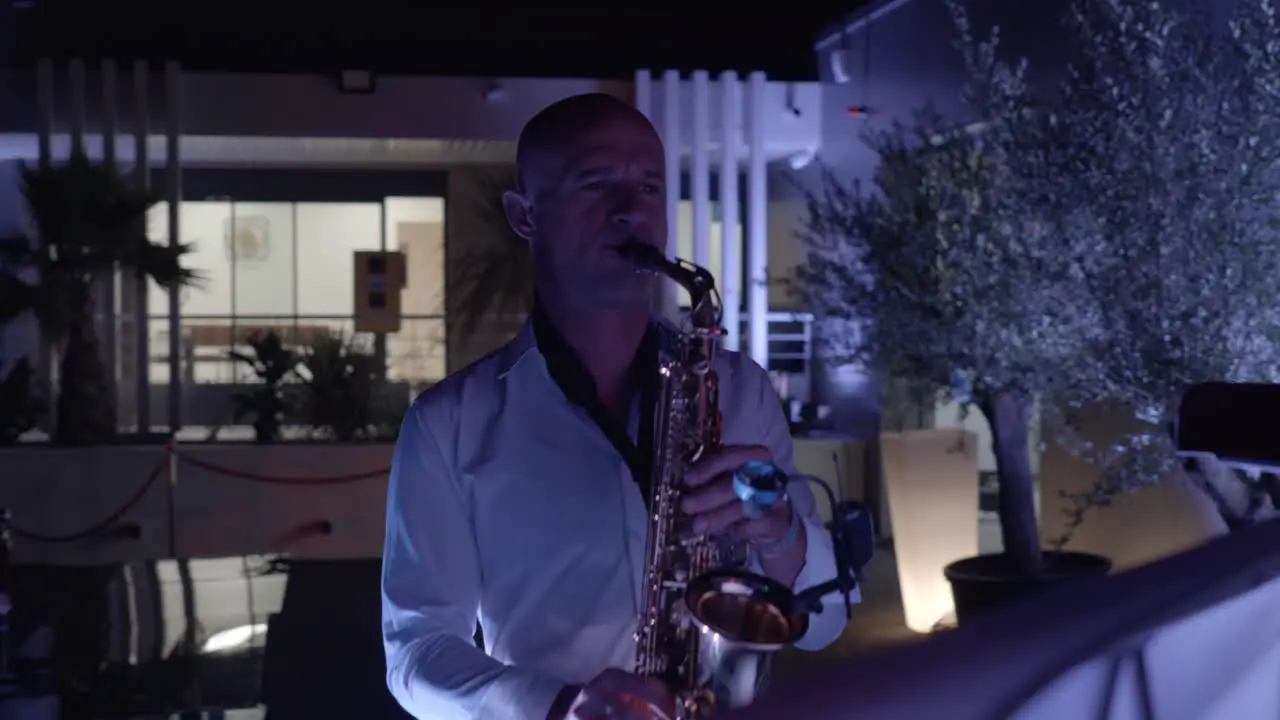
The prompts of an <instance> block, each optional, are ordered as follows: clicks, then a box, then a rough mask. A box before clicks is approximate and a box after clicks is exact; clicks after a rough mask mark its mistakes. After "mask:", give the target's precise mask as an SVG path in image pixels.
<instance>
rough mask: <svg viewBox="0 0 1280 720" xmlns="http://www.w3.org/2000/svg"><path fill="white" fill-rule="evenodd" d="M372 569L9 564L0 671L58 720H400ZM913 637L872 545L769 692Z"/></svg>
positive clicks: (275, 564) (258, 563)
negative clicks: (838, 626) (816, 634)
mask: <svg viewBox="0 0 1280 720" xmlns="http://www.w3.org/2000/svg"><path fill="white" fill-rule="evenodd" d="M984 515H986V513H984ZM981 530H982V532H981V536H982V539H981V545H982V550H983V551H984V552H992V551H998V550H999V542H1000V539H999V526H998V523H997V522H995V521H994V518H992V517H990V516H989V515H987V516H986V517H984V518H983V522H982V528H981ZM379 572H380V567H379V561H378V560H377V559H368V560H350V561H297V562H291V561H287V560H284V559H280V558H270V557H246V558H241V557H235V558H215V559H198V560H189V561H182V562H179V561H161V562H155V563H136V564H131V565H128V566H120V567H110V568H68V567H40V566H18V567H16V568H14V577H13V579H12V584H13V586H14V588H15V592H14V601H15V610H14V615H13V628H12V631H11V637H12V639H13V643H12V644H11V646H12V647H14V648H15V652H14V653H13V654H14V659H13V661H12V666H14V667H15V668H16V669H17V670H18V671H19V672H20V674H21V676H22V678H23V679H22V682H21V684H22V685H23V686H25V687H26V688H27V689H28V690H29V691H30V692H31V693H33V694H41V693H44V694H49V693H56V694H57V695H60V696H61V698H62V708H61V709H62V712H61V715H60V717H63V718H69V719H76V718H86V719H88V718H93V719H94V720H97V719H102V718H122V719H123V718H180V719H181V720H188V719H190V720H197V719H201V720H203V719H206V718H207V719H208V720H263V719H267V720H291V719H293V718H361V720H379V719H381V718H396V719H399V718H406V717H408V716H407V715H406V714H404V713H403V712H401V711H400V710H399V708H398V707H396V706H395V703H394V701H393V700H392V699H391V697H390V695H389V693H388V692H387V691H386V687H385V685H384V664H383V658H382V646H381V638H380V635H379V632H378V621H379V616H380V598H379ZM51 629H56V632H52V631H51ZM916 637H919V636H917V635H915V634H914V633H911V632H910V631H908V630H907V629H906V627H905V626H904V624H903V616H902V605H901V600H900V596H899V592H898V579H897V573H896V567H895V562H894V558H893V554H892V551H891V550H890V549H887V548H886V549H884V550H881V551H880V552H877V553H876V556H875V558H874V559H873V560H872V561H871V563H870V564H869V565H868V566H867V568H866V571H865V575H864V588H863V602H862V604H861V605H859V606H857V607H855V609H854V618H853V620H852V621H851V622H850V624H849V627H848V629H847V630H846V632H845V634H844V636H843V637H841V638H840V640H839V641H837V643H835V644H834V645H833V646H831V647H829V648H827V649H826V650H823V651H822V652H819V653H806V652H800V651H794V650H790V651H784V652H783V653H782V655H781V656H780V657H779V658H778V661H777V662H776V663H775V664H774V668H775V678H774V683H775V687H776V686H777V685H781V684H785V683H786V682H787V681H788V680H789V679H791V678H794V677H796V676H797V675H800V674H803V673H805V672H806V671H808V670H811V669H812V668H814V667H815V666H818V665H824V664H827V663H830V662H833V661H835V660H838V659H840V658H842V657H848V656H850V655H853V654H857V653H862V652H866V651H868V650H872V649H875V648H877V647H883V646H884V645H886V644H894V643H899V642H909V641H911V640H912V639H914V638H916ZM54 678H56V680H54ZM3 700H4V698H3V692H2V691H0V718H9V717H24V718H25V717H31V718H33V720H34V718H36V717H44V716H41V715H36V714H32V715H30V716H28V715H25V714H24V715H10V714H9V713H8V712H7V708H6V707H5V703H4V702H3ZM49 717H58V715H56V714H55V715H53V716H49Z"/></svg>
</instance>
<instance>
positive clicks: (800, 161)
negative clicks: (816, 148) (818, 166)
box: [787, 150, 815, 171]
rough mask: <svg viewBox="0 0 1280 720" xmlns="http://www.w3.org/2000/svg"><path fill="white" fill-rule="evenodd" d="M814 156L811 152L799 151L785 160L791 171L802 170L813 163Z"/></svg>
mask: <svg viewBox="0 0 1280 720" xmlns="http://www.w3.org/2000/svg"><path fill="white" fill-rule="evenodd" d="M814 155H815V154H814V152H813V151H812V150H801V151H800V152H798V153H793V154H792V155H791V157H789V158H787V164H789V165H790V166H791V169H792V170H797V171H798V170H803V169H805V168H806V167H809V164H810V163H812V162H813V158H814Z"/></svg>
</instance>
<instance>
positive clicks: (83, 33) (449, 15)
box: [0, 0, 862, 80]
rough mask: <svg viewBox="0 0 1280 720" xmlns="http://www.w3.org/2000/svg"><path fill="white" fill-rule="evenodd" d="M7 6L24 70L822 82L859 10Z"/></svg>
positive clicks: (90, 2)
mask: <svg viewBox="0 0 1280 720" xmlns="http://www.w3.org/2000/svg"><path fill="white" fill-rule="evenodd" d="M0 3H4V5H5V7H3V8H2V9H0V45H7V47H0V51H3V52H4V56H5V58H6V59H7V60H8V62H9V63H11V64H18V65H25V64H28V63H30V62H31V61H32V60H33V59H34V58H36V57H40V56H50V57H55V58H66V57H82V58H85V59H96V58H101V57H114V58H117V59H121V60H124V59H132V58H148V59H154V60H163V59H178V60H180V61H181V62H182V63H183V64H184V66H185V67H187V68H189V69H191V70H224V71H261V72H271V71H275V72H326V71H335V70H339V69H344V68H360V69H370V70H374V71H377V72H384V73H417V74H440V75H508V76H579V77H614V78H624V77H631V76H632V73H633V72H634V70H635V69H636V68H639V67H649V68H653V69H655V70H662V69H667V68H674V69H679V70H692V69H695V68H702V69H707V70H711V71H713V72H715V71H719V70H726V69H734V70H739V71H747V70H764V71H766V72H768V73H769V74H770V75H771V76H773V77H776V78H778V79H793V80H804V79H813V78H814V77H815V76H816V72H817V61H816V60H815V58H814V54H813V45H814V40H815V38H816V37H817V35H818V33H819V31H820V30H822V29H823V28H824V27H827V26H828V25H830V24H832V23H833V22H834V21H836V20H837V19H839V18H841V17H842V16H844V15H846V14H847V13H849V12H850V11H851V10H853V9H854V8H855V7H857V6H858V5H861V4H862V2H860V0H843V1H839V0H820V1H819V2H813V3H806V2H802V1H800V2H797V1H795V0H793V2H791V3H789V4H782V3H776V2H775V3H762V4H759V5H756V4H750V3H746V4H733V3H725V4H723V5H720V4H718V3H717V4H715V5H712V4H710V3H696V2H690V3H686V4H684V5H681V4H679V3H671V4H669V6H667V7H661V6H659V7H649V6H645V5H614V4H612V3H605V2H597V3H593V4H589V5H587V4H584V5H578V4H576V3H566V4H565V5H564V6H560V5H558V4H542V3H533V2H530V3H522V4H519V5H517V3H515V2H511V3H493V2H466V3H456V4H455V3H449V4H448V5H445V4H444V3H439V2H433V1H432V0H417V2H412V1H411V0H405V1H402V2H390V1H389V0H368V1H366V2H359V1H353V2H346V3H333V2H313V3H307V2H301V1H299V2H283V1H282V0H275V1H274V2H273V1H272V0H261V1H260V2H258V3H245V2H222V3H209V2H198V3H197V2H159V1H152V2H147V3H142V2H138V1H137V0H115V1H112V0H17V1H16V2H15V0H0ZM512 6H515V7H512ZM5 16H7V18H6V17H5Z"/></svg>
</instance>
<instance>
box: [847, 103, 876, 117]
mask: <svg viewBox="0 0 1280 720" xmlns="http://www.w3.org/2000/svg"><path fill="white" fill-rule="evenodd" d="M845 114H846V115H848V116H849V117H851V118H857V119H859V120H866V119H867V118H869V117H871V108H869V107H867V106H866V105H850V106H849V108H848V109H847V110H845Z"/></svg>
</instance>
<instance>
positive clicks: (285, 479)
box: [170, 449, 391, 485]
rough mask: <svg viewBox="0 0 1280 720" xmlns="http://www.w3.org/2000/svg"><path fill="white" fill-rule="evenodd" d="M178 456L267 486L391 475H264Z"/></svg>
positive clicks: (335, 482) (382, 470)
mask: <svg viewBox="0 0 1280 720" xmlns="http://www.w3.org/2000/svg"><path fill="white" fill-rule="evenodd" d="M170 452H173V453H174V454H176V455H177V456H178V459H179V460H181V461H182V462H185V463H188V464H190V465H192V466H194V467H198V468H200V469H201V470H208V471H209V472H212V473H217V474H219V475H225V476H227V477H233V478H238V479H240V480H248V481H250V482H259V483H264V484H267V485H342V484H345V483H352V482H359V481H361V480H368V479H370V478H375V477H379V476H386V475H389V474H390V473H391V468H390V467H381V468H378V469H377V470H366V471H365V472H359V473H350V474H347V475H331V476H328V477H299V476H292V477H291V476H287V475H263V474H260V473H252V472H248V471H246V470H236V469H234V468H229V467H224V466H222V465H218V464H215V463H211V462H209V461H208V460H201V459H199V458H194V457H191V456H189V455H183V454H182V453H179V452H177V451H175V450H172V449H171V450H170Z"/></svg>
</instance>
